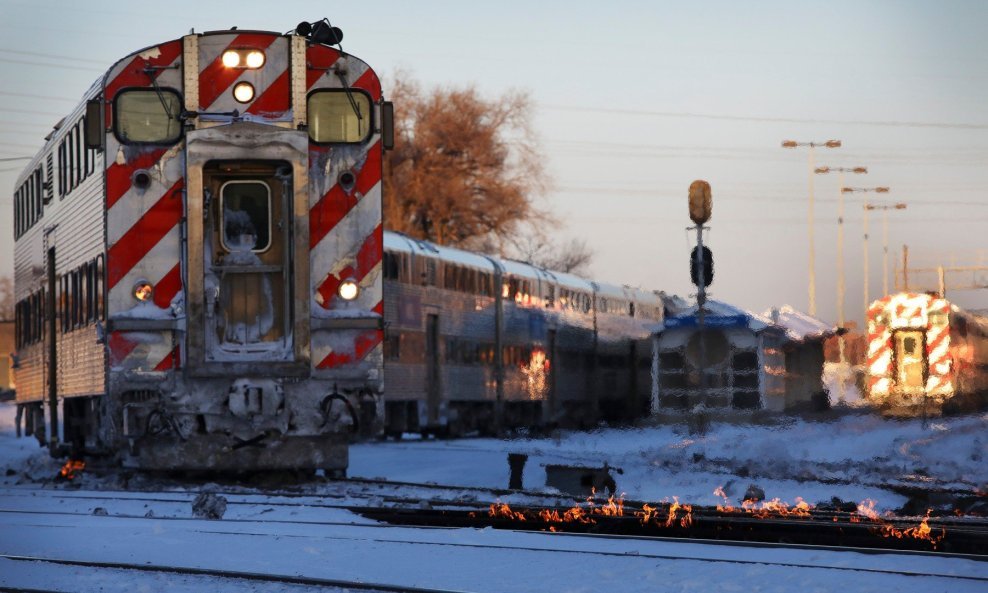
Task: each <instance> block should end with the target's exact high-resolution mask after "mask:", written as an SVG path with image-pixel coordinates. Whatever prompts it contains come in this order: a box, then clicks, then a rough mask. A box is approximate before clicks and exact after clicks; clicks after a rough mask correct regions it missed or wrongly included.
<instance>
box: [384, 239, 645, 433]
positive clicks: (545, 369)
mask: <svg viewBox="0 0 988 593" xmlns="http://www.w3.org/2000/svg"><path fill="white" fill-rule="evenodd" d="M384 242H385V254H384V277H385V291H384V292H385V309H384V315H385V319H386V320H387V328H386V332H385V335H386V337H385V349H384V354H385V358H386V364H385V366H386V372H387V395H386V397H385V410H386V414H385V416H386V419H385V428H386V431H387V433H388V434H392V435H400V434H401V433H402V432H423V433H425V432H432V433H440V434H454V435H455V434H462V433H465V432H470V431H479V432H481V433H493V432H495V431H496V430H498V429H499V428H505V429H507V428H515V427H536V426H554V425H569V426H581V425H582V426H586V425H589V424H591V423H593V422H596V421H598V420H601V419H608V420H627V419H630V418H633V417H636V416H639V415H642V414H643V413H644V411H645V408H644V407H645V406H647V405H648V401H649V396H648V394H649V372H650V350H649V347H648V336H649V328H650V327H651V326H652V325H654V324H655V323H656V322H658V321H660V320H661V319H662V312H663V303H662V299H661V298H660V297H659V296H658V295H657V294H655V293H651V292H647V291H643V290H637V289H629V288H622V287H618V286H610V285H606V284H600V283H596V282H591V281H588V280H584V279H582V278H578V277H576V276H573V275H570V274H563V273H558V272H553V271H550V270H545V269H542V268H539V267H536V266H532V265H529V264H525V263H520V262H517V261H511V260H506V259H502V258H497V257H492V256H486V255H480V254H476V253H471V252H467V251H462V250H459V249H452V248H449V247H443V246H439V245H434V244H432V243H429V242H425V241H418V240H414V239H411V238H409V237H407V236H405V235H401V234H397V233H390V232H386V233H385V237H384Z"/></svg>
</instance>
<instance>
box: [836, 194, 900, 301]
mask: <svg viewBox="0 0 988 593" xmlns="http://www.w3.org/2000/svg"><path fill="white" fill-rule="evenodd" d="M840 191H841V193H845V194H848V193H856V192H875V193H878V194H887V193H888V192H889V188H887V187H842V188H840ZM864 205H865V210H864V258H863V261H862V264H863V265H864V314H865V316H867V315H868V305H870V304H871V303H870V302H869V300H868V279H869V278H868V207H867V206H868V201H867V200H865V203H864Z"/></svg>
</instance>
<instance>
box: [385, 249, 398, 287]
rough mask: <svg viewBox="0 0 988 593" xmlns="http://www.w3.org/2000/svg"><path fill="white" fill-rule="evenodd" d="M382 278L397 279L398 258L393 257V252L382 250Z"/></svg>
mask: <svg viewBox="0 0 988 593" xmlns="http://www.w3.org/2000/svg"><path fill="white" fill-rule="evenodd" d="M382 265H383V266H384V279H385V280H397V279H398V258H397V257H395V254H394V253H391V252H390V251H385V252H384V263H383V264H382Z"/></svg>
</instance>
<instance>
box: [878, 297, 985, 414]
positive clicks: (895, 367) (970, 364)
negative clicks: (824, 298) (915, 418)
mask: <svg viewBox="0 0 988 593" xmlns="http://www.w3.org/2000/svg"><path fill="white" fill-rule="evenodd" d="M866 316H867V322H868V354H867V360H866V361H865V365H866V368H865V372H866V376H865V379H866V385H865V391H866V394H867V397H868V398H869V399H871V400H872V401H873V402H875V403H876V404H879V405H882V406H884V407H886V408H888V409H890V410H894V411H898V412H906V413H909V412H915V413H924V414H925V413H938V412H943V411H951V410H958V411H964V410H972V409H978V408H983V406H984V405H985V403H988V317H986V316H985V315H983V314H978V313H974V312H971V311H965V310H964V309H962V308H960V307H958V306H957V305H955V304H954V303H951V302H950V301H948V300H947V299H945V298H942V297H941V296H939V295H938V294H936V293H910V292H901V293H896V294H891V295H888V296H886V297H883V298H881V299H878V300H876V301H874V302H873V303H872V304H871V306H870V307H869V308H868V311H867V315H866Z"/></svg>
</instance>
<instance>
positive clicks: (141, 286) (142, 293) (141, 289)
mask: <svg viewBox="0 0 988 593" xmlns="http://www.w3.org/2000/svg"><path fill="white" fill-rule="evenodd" d="M153 294H154V287H153V286H151V283H150V282H148V281H147V280H139V281H138V282H137V284H135V285H134V298H135V299H137V300H139V301H141V302H142V303H144V302H147V301H150V300H151V296H152V295H153Z"/></svg>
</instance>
